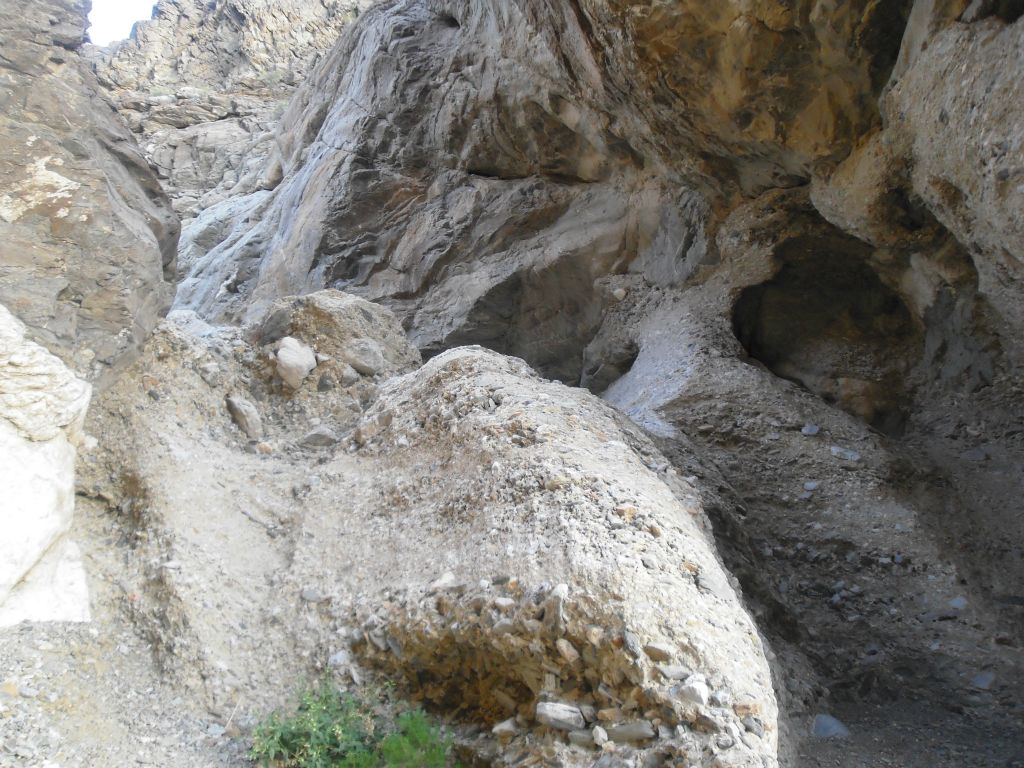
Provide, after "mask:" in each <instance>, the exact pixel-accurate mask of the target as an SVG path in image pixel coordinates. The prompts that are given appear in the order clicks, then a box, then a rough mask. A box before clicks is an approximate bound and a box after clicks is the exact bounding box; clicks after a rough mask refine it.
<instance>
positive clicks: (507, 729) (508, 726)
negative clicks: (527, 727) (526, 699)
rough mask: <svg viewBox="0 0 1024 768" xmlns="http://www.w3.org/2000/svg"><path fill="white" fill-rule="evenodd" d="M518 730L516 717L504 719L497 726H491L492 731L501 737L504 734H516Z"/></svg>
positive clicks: (506, 735)
mask: <svg viewBox="0 0 1024 768" xmlns="http://www.w3.org/2000/svg"><path fill="white" fill-rule="evenodd" d="M518 730H519V729H518V728H517V727H516V719H515V718H514V717H510V718H509V719H508V720H502V721H501V722H500V723H498V724H497V725H496V726H494V727H493V728H491V733H492V734H494V735H495V736H497V737H498V738H501V737H503V736H504V737H508V736H515V735H516V733H517V732H518Z"/></svg>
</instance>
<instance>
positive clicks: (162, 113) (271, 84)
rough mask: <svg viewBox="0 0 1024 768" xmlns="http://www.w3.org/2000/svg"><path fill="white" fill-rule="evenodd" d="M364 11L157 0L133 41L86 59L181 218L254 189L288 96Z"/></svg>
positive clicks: (270, 0) (351, 5)
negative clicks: (114, 103) (151, 17)
mask: <svg viewBox="0 0 1024 768" xmlns="http://www.w3.org/2000/svg"><path fill="white" fill-rule="evenodd" d="M368 4H369V0H325V1H324V2H314V3H309V2H300V1H297V0H291V1H286V2H282V0H218V1H217V2H214V3H207V2H202V1H201V0H163V1H162V2H159V3H156V5H155V8H154V16H153V19H152V20H151V21H143V22H139V23H138V24H137V25H136V27H135V30H134V32H133V36H132V38H131V39H129V40H125V41H123V42H121V43H117V44H115V45H114V46H112V47H111V48H110V49H109V50H103V51H99V50H93V51H91V57H92V59H93V60H94V62H95V66H96V71H97V75H98V76H99V79H100V81H101V82H102V83H103V84H104V85H105V86H106V87H107V89H109V90H110V91H111V92H112V94H113V97H114V100H115V102H116V104H117V107H118V110H119V111H120V112H121V115H122V116H123V117H124V119H125V120H126V121H127V123H128V125H129V126H130V127H131V130H132V132H133V133H135V134H136V136H137V138H138V140H139V143H140V144H141V145H142V147H143V150H144V152H145V154H146V157H147V158H148V159H149V161H150V162H151V163H152V164H153V165H154V166H155V168H156V170H157V173H158V174H159V176H160V179H161V182H162V183H163V185H164V187H165V189H167V191H168V193H169V194H170V196H171V199H172V200H173V201H174V207H175V210H176V211H177V212H178V213H179V214H180V215H181V216H182V217H184V218H186V219H187V218H191V217H192V216H193V215H195V213H197V212H198V211H199V210H200V209H201V208H203V207H206V206H209V205H211V204H212V203H215V202H217V201H218V200H220V199H223V198H224V197H226V196H228V195H238V194H242V193H247V192H251V191H253V190H254V189H256V188H257V187H259V186H261V184H262V183H263V182H262V181H261V178H260V171H261V166H262V164H263V160H264V158H265V156H266V154H267V152H268V150H269V147H270V139H271V135H272V131H273V128H274V125H275V124H276V120H277V118H278V117H279V116H280V113H281V111H282V110H283V109H284V105H285V104H286V103H287V100H288V98H289V97H290V95H291V93H292V91H294V89H295V87H296V86H297V85H298V84H299V83H301V82H302V81H303V80H305V78H306V77H307V75H308V73H309V70H310V68H311V66H312V64H313V63H314V61H315V60H316V59H317V57H318V55H319V54H321V53H323V52H324V51H326V50H328V49H329V48H330V47H331V46H332V45H333V44H334V43H335V41H336V40H337V38H338V35H339V34H340V33H341V30H342V29H343V28H344V27H345V26H346V25H347V24H349V23H350V22H351V21H352V19H354V18H355V17H356V16H357V15H358V14H359V12H360V11H361V10H362V9H363V8H365V7H366V6H367V5H368Z"/></svg>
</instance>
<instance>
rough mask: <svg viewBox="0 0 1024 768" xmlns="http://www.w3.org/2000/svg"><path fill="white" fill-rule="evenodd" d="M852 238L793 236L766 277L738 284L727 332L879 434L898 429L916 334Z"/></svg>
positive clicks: (915, 355) (919, 343)
mask: <svg viewBox="0 0 1024 768" xmlns="http://www.w3.org/2000/svg"><path fill="white" fill-rule="evenodd" d="M867 255H868V253H867V249H866V248H864V247H863V246H860V245H859V244H853V243H848V242H836V241H831V240H830V241H816V240H814V239H802V240H795V241H792V242H790V243H787V244H785V245H784V246H782V247H781V248H780V249H779V251H778V252H777V256H778V258H779V261H780V262H781V264H782V266H781V268H780V269H779V270H778V272H777V273H776V274H775V276H774V277H772V278H771V279H770V280H768V281H767V282H764V283H761V284H759V285H754V286H750V287H748V288H746V289H744V290H743V291H742V292H741V293H740V295H739V298H738V300H737V301H736V303H735V305H734V307H733V330H734V332H735V334H736V337H737V339H739V341H740V343H741V344H742V345H743V347H744V348H745V349H746V351H747V354H748V355H749V356H750V357H751V358H753V359H755V360H758V361H760V362H761V363H763V364H764V365H765V366H766V367H767V368H768V369H769V370H771V371H772V372H773V373H774V374H775V375H777V376H780V377H782V378H785V379H788V380H790V381H793V382H796V383H798V384H800V385H802V386H803V387H805V388H806V389H808V390H809V391H811V392H813V393H814V394H816V395H817V396H819V397H821V398H822V399H823V400H825V401H826V402H829V403H833V404H835V405H837V406H839V407H840V408H842V409H843V410H845V411H847V412H848V413H851V414H853V415H854V416H857V417H859V418H861V419H862V420H864V421H865V422H867V423H868V424H870V425H871V426H872V427H874V428H876V429H878V430H879V431H881V432H884V433H886V434H889V435H899V434H901V433H902V431H903V428H904V426H905V423H906V413H907V406H908V401H909V398H910V394H911V393H910V385H909V383H908V381H909V378H910V377H909V374H910V372H911V370H912V369H913V368H914V367H915V365H916V364H917V363H918V362H919V361H920V359H921V355H922V348H923V334H922V331H921V328H920V327H919V325H918V324H917V323H916V322H915V321H914V318H913V316H912V315H911V312H910V310H909V309H908V307H907V305H906V304H905V303H904V301H903V300H902V298H901V297H900V296H899V294H898V293H897V292H896V291H894V290H892V289H891V288H889V287H888V286H886V285H885V284H884V283H883V282H882V280H881V279H880V278H879V276H878V275H877V274H876V272H875V271H874V270H873V269H872V268H871V266H869V264H868V262H867V259H866V257H867Z"/></svg>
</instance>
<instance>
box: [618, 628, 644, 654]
mask: <svg viewBox="0 0 1024 768" xmlns="http://www.w3.org/2000/svg"><path fill="white" fill-rule="evenodd" d="M622 642H623V643H624V644H625V646H626V650H628V651H629V652H630V653H631V654H633V656H634V658H637V659H639V658H640V657H641V656H642V655H643V652H644V651H643V648H642V647H641V645H640V638H638V637H637V636H636V635H634V634H633V633H632V632H630V631H629V630H628V629H627V630H626V631H625V632H623V633H622Z"/></svg>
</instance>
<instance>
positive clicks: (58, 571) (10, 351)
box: [0, 305, 91, 627]
mask: <svg viewBox="0 0 1024 768" xmlns="http://www.w3.org/2000/svg"><path fill="white" fill-rule="evenodd" d="M25 334H26V329H25V326H24V325H23V324H22V323H20V322H18V320H17V319H16V318H15V317H14V316H13V315H11V313H10V312H8V311H7V309H6V308H4V307H3V305H0V456H2V457H3V460H2V461H0V487H2V488H3V489H4V499H3V513H2V515H0V519H2V525H3V532H4V533H3V537H2V538H0V627H2V626H8V625H10V624H17V623H18V622H20V621H24V620H35V621H76V620H83V619H88V617H89V598H88V593H87V589H86V584H85V572H84V570H83V569H82V565H81V562H80V558H79V556H78V551H77V549H76V548H75V546H74V545H73V544H71V543H70V542H68V541H66V540H65V538H64V535H65V534H66V533H67V532H68V530H69V529H70V527H71V518H72V514H73V513H74V509H75V449H76V447H77V446H78V445H79V444H80V443H81V441H82V439H83V433H82V426H83V422H84V420H85V412H86V409H87V408H88V406H89V396H90V393H91V387H90V386H89V385H88V384H87V383H86V382H84V381H82V380H81V379H79V378H77V377H76V376H75V375H74V374H73V373H71V371H69V370H68V369H67V367H66V366H65V365H64V364H63V363H62V362H61V361H60V360H59V359H57V358H56V357H54V356H53V355H51V354H50V353H49V352H47V351H46V350H45V349H43V348H42V347H40V346H39V345H38V344H35V343H33V342H31V341H29V340H27V339H26V338H25Z"/></svg>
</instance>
